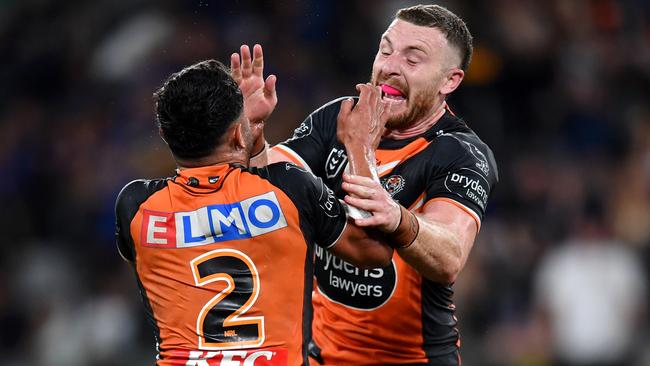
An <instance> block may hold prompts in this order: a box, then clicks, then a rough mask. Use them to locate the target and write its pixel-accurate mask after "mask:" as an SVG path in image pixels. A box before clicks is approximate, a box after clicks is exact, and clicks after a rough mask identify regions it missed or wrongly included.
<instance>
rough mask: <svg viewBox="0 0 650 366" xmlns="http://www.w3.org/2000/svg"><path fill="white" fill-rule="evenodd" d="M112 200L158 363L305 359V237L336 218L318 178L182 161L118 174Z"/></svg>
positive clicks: (333, 236) (331, 237)
mask: <svg viewBox="0 0 650 366" xmlns="http://www.w3.org/2000/svg"><path fill="white" fill-rule="evenodd" d="M115 210H116V221H117V223H116V226H117V229H116V237H117V245H118V249H119V252H120V254H121V255H122V256H123V257H124V258H125V259H126V260H128V261H131V262H133V264H134V268H135V270H136V275H137V281H138V285H139V286H140V291H141V295H142V298H143V302H144V304H145V310H146V313H147V316H148V318H149V320H150V321H151V322H152V324H153V325H154V327H155V329H156V337H157V342H158V362H157V364H158V365H186V364H188V365H190V364H192V365H194V364H196V365H202V364H210V365H213V364H215V365H219V364H221V362H223V363H227V364H229V365H231V364H251V365H252V364H254V365H306V364H307V361H306V360H307V358H306V352H307V343H308V340H309V339H310V334H311V318H312V316H311V292H312V287H313V285H312V284H313V280H312V278H313V258H314V253H313V248H314V245H312V244H313V243H316V244H317V245H318V247H319V248H328V247H330V246H332V245H334V244H335V243H336V240H337V239H338V238H339V236H340V235H341V233H342V232H343V230H344V228H345V225H346V215H345V211H344V209H343V207H342V205H341V203H340V202H339V201H338V200H337V199H336V198H335V197H334V196H333V193H332V191H330V190H329V189H328V188H327V187H326V186H325V185H324V184H323V182H322V181H321V180H320V179H317V178H315V177H314V176H313V175H311V174H309V173H307V172H305V171H304V170H303V169H301V168H298V167H296V166H295V165H293V164H290V163H278V164H272V165H269V166H268V167H266V168H261V169H256V168H251V169H245V168H243V167H241V166H234V165H232V166H231V165H215V166H208V167H202V168H192V169H184V170H179V171H178V172H177V175H176V176H174V177H172V178H167V179H158V180H136V181H133V182H131V183H129V184H128V185H126V186H125V187H124V188H123V189H122V191H121V192H120V194H119V196H118V198H117V203H116V209H115ZM228 362H229V363H228ZM237 362H239V363H237Z"/></svg>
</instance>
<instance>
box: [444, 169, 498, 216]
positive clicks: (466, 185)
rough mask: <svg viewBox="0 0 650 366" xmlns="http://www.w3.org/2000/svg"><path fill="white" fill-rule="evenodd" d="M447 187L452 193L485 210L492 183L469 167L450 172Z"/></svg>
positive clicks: (446, 178) (446, 180)
mask: <svg viewBox="0 0 650 366" xmlns="http://www.w3.org/2000/svg"><path fill="white" fill-rule="evenodd" d="M445 188H447V190H448V191H449V192H451V193H454V194H457V195H459V196H461V197H464V198H466V199H469V200H470V201H472V202H474V203H476V205H478V206H479V207H480V208H481V209H483V210H485V206H486V205H487V200H488V196H489V194H490V184H489V183H488V181H487V180H486V179H485V177H484V176H483V175H482V174H481V173H479V172H477V171H475V170H472V169H468V168H461V169H459V170H458V171H456V172H453V173H452V172H449V173H447V177H445Z"/></svg>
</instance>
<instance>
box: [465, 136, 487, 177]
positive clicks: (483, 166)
mask: <svg viewBox="0 0 650 366" xmlns="http://www.w3.org/2000/svg"><path fill="white" fill-rule="evenodd" d="M465 144H467V146H468V147H469V151H470V152H471V153H472V155H474V157H475V158H476V160H478V162H477V163H476V167H477V168H479V170H480V171H482V172H483V174H485V175H488V173H489V172H490V166H489V165H488V161H487V158H486V157H485V154H483V153H482V152H481V150H479V149H478V148H477V147H476V146H474V144H471V143H469V142H465Z"/></svg>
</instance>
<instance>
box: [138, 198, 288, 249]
mask: <svg viewBox="0 0 650 366" xmlns="http://www.w3.org/2000/svg"><path fill="white" fill-rule="evenodd" d="M286 226H287V220H286V218H285V217H284V213H283V212H282V209H281V208H280V204H279V203H278V199H277V197H276V196H275V193H274V192H268V193H264V194H261V195H259V196H255V197H251V198H248V199H245V200H243V201H241V202H233V203H227V204H217V205H209V206H205V207H201V208H199V209H196V210H194V211H186V212H157V211H149V210H143V218H142V236H141V242H142V245H144V246H147V247H155V248H188V247H195V246H200V245H207V244H212V243H217V242H222V241H227V240H239V239H246V238H251V237H254V236H258V235H262V234H266V233H270V232H272V231H275V230H279V229H282V228H284V227H286Z"/></svg>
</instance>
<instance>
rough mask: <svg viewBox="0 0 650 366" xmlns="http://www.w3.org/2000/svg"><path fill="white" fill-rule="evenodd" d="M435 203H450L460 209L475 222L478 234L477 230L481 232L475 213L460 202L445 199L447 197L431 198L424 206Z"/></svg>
mask: <svg viewBox="0 0 650 366" xmlns="http://www.w3.org/2000/svg"><path fill="white" fill-rule="evenodd" d="M435 201H439V202H447V203H451V204H452V205H454V206H456V207H458V208H460V209H461V210H463V211H465V212H466V213H467V214H468V215H470V216H472V218H473V219H474V221H476V231H477V232H478V231H479V230H481V219H480V218H479V217H478V215H477V214H476V212H474V210H472V209H471V208H469V207H467V206H465V205H463V204H462V203H460V202H458V201H456V200H452V199H451V198H447V197H436V198H432V199H430V200H429V201H427V203H426V204H425V205H424V206H426V205H428V204H429V203H431V202H435Z"/></svg>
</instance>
